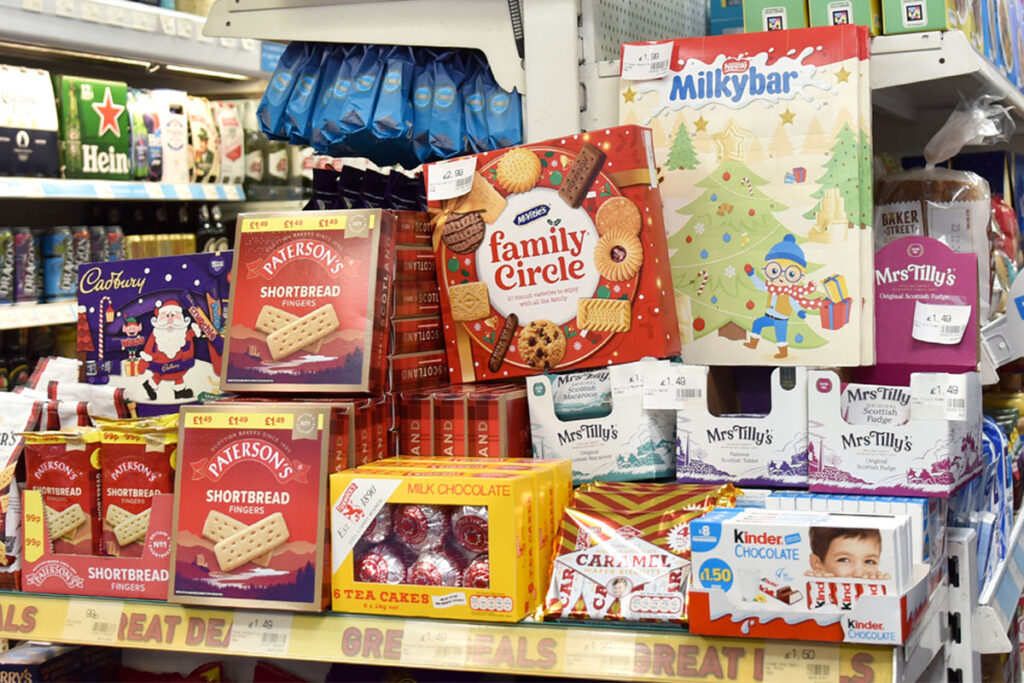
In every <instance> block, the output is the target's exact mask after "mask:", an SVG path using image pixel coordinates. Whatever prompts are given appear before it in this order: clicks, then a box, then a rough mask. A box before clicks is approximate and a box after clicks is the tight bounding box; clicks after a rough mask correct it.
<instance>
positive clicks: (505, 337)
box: [487, 313, 519, 372]
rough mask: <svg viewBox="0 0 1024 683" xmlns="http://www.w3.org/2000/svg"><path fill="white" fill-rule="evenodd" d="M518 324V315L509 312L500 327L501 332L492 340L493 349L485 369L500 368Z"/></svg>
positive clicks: (493, 369) (495, 370)
mask: <svg viewBox="0 0 1024 683" xmlns="http://www.w3.org/2000/svg"><path fill="white" fill-rule="evenodd" d="M518 326H519V316H518V315H516V314H515V313H510V314H509V316H508V317H507V318H505V324H504V325H503V326H502V327H501V332H500V333H499V334H498V338H497V339H496V340H495V342H494V350H492V351H491V357H490V359H489V360H488V361H487V369H488V370H490V371H491V372H497V371H498V370H500V369H501V362H502V361H503V360H505V354H506V353H508V347H509V346H511V344H512V337H513V335H515V333H516V327H518Z"/></svg>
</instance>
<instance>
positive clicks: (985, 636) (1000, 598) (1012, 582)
mask: <svg viewBox="0 0 1024 683" xmlns="http://www.w3.org/2000/svg"><path fill="white" fill-rule="evenodd" d="M1022 594H1024V514H1018V516H1017V522H1016V523H1015V524H1014V525H1013V531H1012V532H1011V534H1010V545H1009V552H1008V553H1007V555H1006V558H1005V559H1004V560H1003V562H1002V564H1000V565H999V567H998V568H997V569H996V573H995V575H994V577H993V578H992V582H991V583H990V584H989V585H988V586H986V587H985V590H984V591H983V592H982V593H981V596H980V597H979V598H978V602H979V605H978V611H977V613H976V616H975V619H974V642H975V648H976V649H977V651H978V652H979V653H980V654H983V655H988V654H1003V653H1007V652H1010V648H1011V647H1016V646H1017V645H1016V644H1011V643H1010V639H1009V637H1008V636H1007V631H1009V629H1010V624H1011V623H1012V621H1013V620H1014V619H1016V614H1017V603H1018V602H1019V601H1020V598H1021V595H1022Z"/></svg>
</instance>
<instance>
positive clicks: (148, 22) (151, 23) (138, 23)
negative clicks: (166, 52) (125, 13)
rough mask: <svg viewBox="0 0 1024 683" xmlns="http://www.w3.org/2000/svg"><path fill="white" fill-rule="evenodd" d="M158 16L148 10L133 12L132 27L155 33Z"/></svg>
mask: <svg viewBox="0 0 1024 683" xmlns="http://www.w3.org/2000/svg"><path fill="white" fill-rule="evenodd" d="M156 24H157V21H156V17H155V16H153V15H152V14H149V13H148V12H132V28H133V29H135V30H136V31H145V32H147V33H153V32H155V31H156Z"/></svg>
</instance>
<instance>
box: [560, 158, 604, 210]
mask: <svg viewBox="0 0 1024 683" xmlns="http://www.w3.org/2000/svg"><path fill="white" fill-rule="evenodd" d="M607 158H608V157H607V156H605V153H604V152H602V151H601V150H600V149H598V148H597V147H595V146H594V145H592V144H590V143H589V142H588V143H587V144H585V145H583V149H581V150H580V153H579V154H577V155H576V160H575V161H573V162H572V165H571V166H569V172H568V173H567V174H566V175H565V180H564V181H563V182H562V186H561V187H560V188H558V196H560V197H561V198H562V199H563V200H565V203H566V204H568V205H569V206H571V207H572V208H574V209H578V208H579V207H580V205H581V204H583V200H584V199H586V198H587V193H588V192H590V186H591V185H593V183H594V178H596V177H597V174H598V173H600V171H601V167H602V166H604V162H605V159H607Z"/></svg>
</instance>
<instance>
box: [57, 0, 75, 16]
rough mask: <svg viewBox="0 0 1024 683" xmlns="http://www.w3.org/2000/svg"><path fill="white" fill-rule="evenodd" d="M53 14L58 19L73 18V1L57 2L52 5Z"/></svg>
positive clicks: (60, 0)
mask: <svg viewBox="0 0 1024 683" xmlns="http://www.w3.org/2000/svg"><path fill="white" fill-rule="evenodd" d="M54 13H55V14H56V15H57V16H58V17H74V16H75V0H57V2H56V3H55V5H54Z"/></svg>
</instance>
